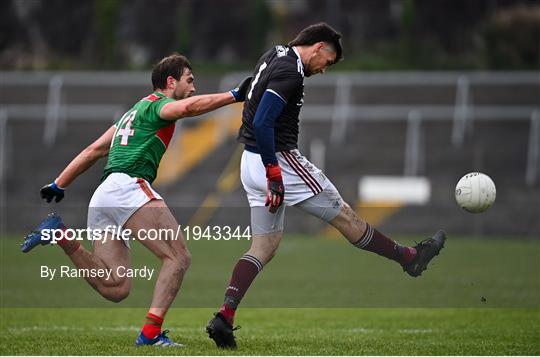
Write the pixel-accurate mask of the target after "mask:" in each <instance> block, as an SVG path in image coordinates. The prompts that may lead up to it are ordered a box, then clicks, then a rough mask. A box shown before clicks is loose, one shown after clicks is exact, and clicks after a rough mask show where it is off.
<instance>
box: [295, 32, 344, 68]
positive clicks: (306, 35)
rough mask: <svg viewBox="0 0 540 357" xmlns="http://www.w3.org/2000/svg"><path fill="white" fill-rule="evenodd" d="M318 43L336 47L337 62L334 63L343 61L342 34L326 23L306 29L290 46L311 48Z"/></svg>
mask: <svg viewBox="0 0 540 357" xmlns="http://www.w3.org/2000/svg"><path fill="white" fill-rule="evenodd" d="M317 42H327V43H329V44H331V45H332V47H334V50H335V51H336V60H335V61H334V63H336V62H338V61H340V60H342V59H343V48H342V47H341V34H340V33H339V32H337V31H336V30H334V29H333V28H332V27H331V26H330V25H328V24H327V23H326V22H319V23H318V24H314V25H311V26H308V27H306V28H305V29H303V30H302V31H300V33H298V35H296V38H295V39H294V40H292V41H291V42H289V46H310V45H313V44H315V43H317Z"/></svg>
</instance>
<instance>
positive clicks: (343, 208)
mask: <svg viewBox="0 0 540 357" xmlns="http://www.w3.org/2000/svg"><path fill="white" fill-rule="evenodd" d="M296 207H298V208H300V209H302V210H304V211H306V212H308V213H310V214H311V215H313V216H316V217H318V218H320V219H322V220H325V221H327V222H328V223H330V224H331V225H332V226H334V227H335V228H337V229H338V230H339V231H340V232H341V234H343V236H344V237H345V238H346V239H347V240H348V241H349V242H351V244H353V245H354V246H355V247H357V248H360V249H363V250H367V251H370V252H373V253H376V254H378V255H381V256H383V257H385V258H388V259H391V260H394V261H396V262H398V263H399V264H401V266H402V267H403V270H404V271H406V272H407V273H408V274H409V275H411V276H414V277H417V276H420V275H421V274H422V272H423V271H424V270H425V269H426V268H427V265H428V263H429V262H430V261H431V260H432V259H433V258H434V257H435V256H436V255H438V254H439V252H440V250H441V249H442V248H443V247H444V241H445V239H446V235H445V233H444V231H442V230H440V231H438V232H437V233H435V235H434V236H433V237H432V238H430V239H426V240H423V241H422V242H420V243H419V244H417V245H416V246H414V247H406V246H403V245H401V244H399V243H397V242H396V241H394V240H392V239H390V238H389V237H387V236H386V235H384V234H383V233H381V232H379V231H378V230H377V229H375V228H373V227H371V226H370V225H369V223H367V222H366V221H364V220H363V219H362V218H360V217H359V216H358V215H357V214H356V212H354V211H353V210H352V208H351V207H350V206H349V205H348V204H347V203H345V202H344V201H343V199H342V198H341V196H340V194H339V192H338V191H337V189H336V188H335V187H334V185H332V184H329V185H328V186H327V187H326V188H325V189H324V190H323V191H322V192H321V193H319V194H317V195H315V196H313V197H311V198H309V199H307V200H305V201H303V202H301V203H299V204H297V205H296Z"/></svg>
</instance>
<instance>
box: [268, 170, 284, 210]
mask: <svg viewBox="0 0 540 357" xmlns="http://www.w3.org/2000/svg"><path fill="white" fill-rule="evenodd" d="M266 180H267V183H268V191H267V193H266V203H265V206H267V207H268V206H270V208H269V209H268V211H270V213H276V211H277V210H278V208H279V206H281V205H282V204H283V199H284V196H285V187H284V186H283V179H282V178H281V167H279V164H268V165H266Z"/></svg>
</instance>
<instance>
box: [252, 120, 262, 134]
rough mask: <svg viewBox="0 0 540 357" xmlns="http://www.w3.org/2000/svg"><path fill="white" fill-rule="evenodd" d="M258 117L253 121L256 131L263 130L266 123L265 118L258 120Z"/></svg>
mask: <svg viewBox="0 0 540 357" xmlns="http://www.w3.org/2000/svg"><path fill="white" fill-rule="evenodd" d="M257 119H258V118H256V119H255V120H254V121H253V129H255V131H259V130H262V129H263V128H264V127H265V125H264V121H263V120H257Z"/></svg>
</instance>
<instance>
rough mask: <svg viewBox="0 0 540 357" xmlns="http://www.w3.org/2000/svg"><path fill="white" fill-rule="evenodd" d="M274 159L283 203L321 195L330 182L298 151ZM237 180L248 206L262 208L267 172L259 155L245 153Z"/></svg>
mask: <svg viewBox="0 0 540 357" xmlns="http://www.w3.org/2000/svg"><path fill="white" fill-rule="evenodd" d="M276 157H277V159H278V162H279V166H280V167H281V176H282V177H283V185H284V186H285V201H284V202H285V204H286V205H287V206H294V205H295V204H297V203H299V202H302V201H304V200H307V199H308V198H310V197H312V196H315V195H317V194H319V193H321V192H322V191H323V190H324V189H325V188H326V187H327V186H328V185H330V184H331V182H330V180H328V179H327V178H326V176H325V175H324V174H323V172H322V171H321V170H320V169H318V168H317V167H316V166H315V165H313V164H312V163H311V162H309V160H308V159H306V158H305V157H304V156H302V155H301V154H300V152H299V151H298V150H290V151H280V152H277V153H276ZM240 177H241V179H242V184H243V186H244V190H245V191H246V194H247V198H248V201H249V206H250V207H259V206H264V204H265V202H266V192H267V187H266V185H267V184H266V169H265V168H264V165H263V163H262V160H261V156H260V155H259V154H256V153H253V152H251V151H248V150H244V153H243V154H242V162H241V164H240Z"/></svg>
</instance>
